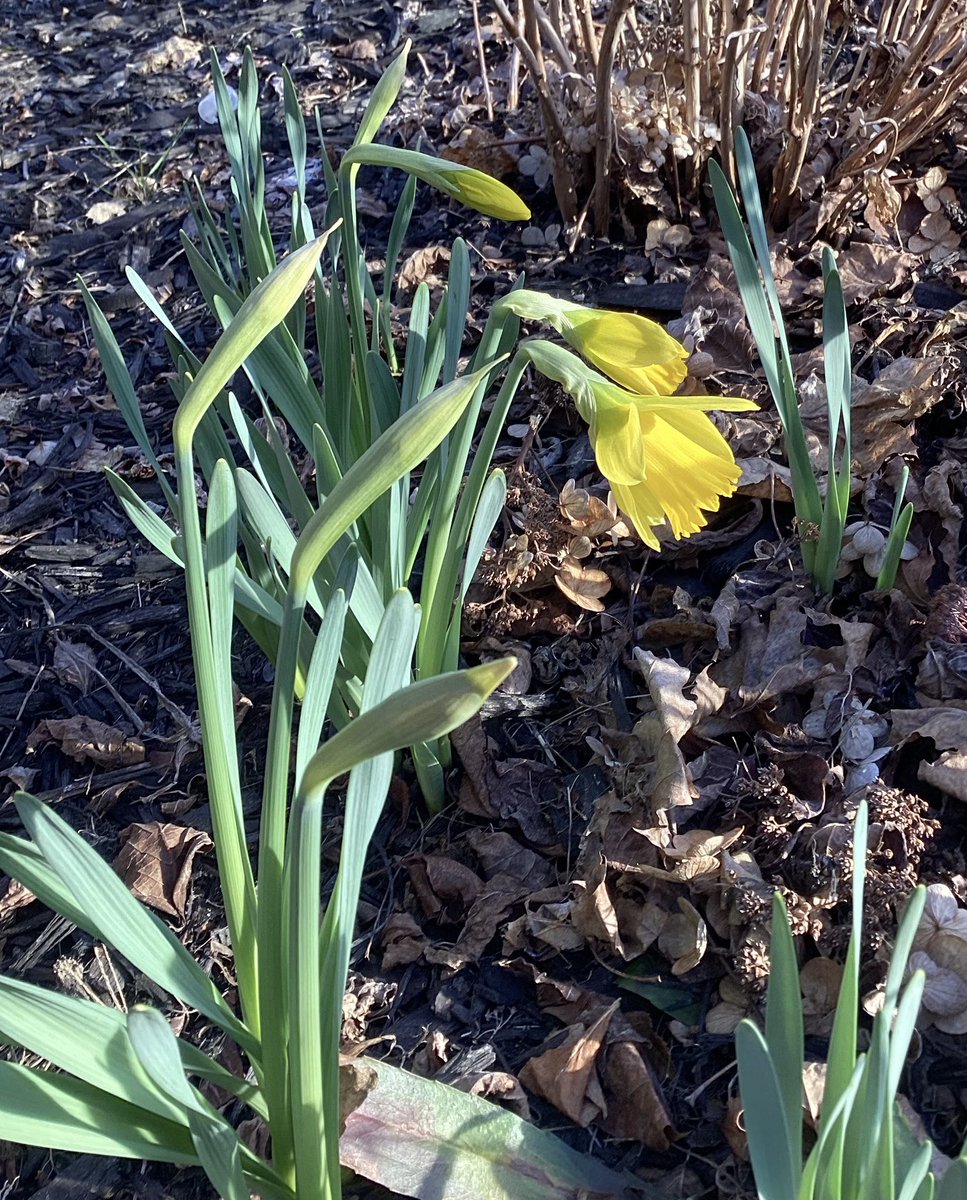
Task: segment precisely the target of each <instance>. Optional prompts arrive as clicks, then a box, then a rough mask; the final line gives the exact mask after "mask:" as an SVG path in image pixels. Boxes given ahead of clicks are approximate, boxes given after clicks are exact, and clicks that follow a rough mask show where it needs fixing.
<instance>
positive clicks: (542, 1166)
mask: <svg viewBox="0 0 967 1200" xmlns="http://www.w3.org/2000/svg"><path fill="white" fill-rule="evenodd" d="M343 1070H344V1072H345V1073H346V1074H347V1076H348V1078H347V1079H346V1080H345V1082H344V1085H343V1086H344V1088H345V1089H346V1090H347V1091H348V1092H349V1094H351V1095H357V1096H358V1095H360V1094H362V1095H363V1097H364V1098H363V1100H362V1103H360V1104H359V1105H358V1106H357V1107H356V1109H355V1110H354V1111H353V1112H351V1113H350V1114H349V1117H348V1119H347V1121H346V1130H345V1133H344V1134H343V1136H342V1138H341V1140H340V1150H341V1156H342V1161H343V1164H344V1165H345V1166H347V1167H350V1168H351V1169H352V1170H354V1171H356V1172H357V1173H359V1174H360V1175H362V1176H364V1177H365V1178H367V1179H371V1180H373V1181H374V1182H377V1183H380V1184H382V1185H383V1186H384V1187H386V1188H388V1189H389V1190H390V1191H393V1192H398V1193H402V1194H403V1195H406V1196H414V1197H417V1198H418V1200H440V1198H441V1197H446V1200H484V1198H486V1200H631V1198H632V1197H634V1196H641V1197H643V1198H644V1200H648V1197H649V1196H651V1197H652V1200H660V1193H659V1192H657V1191H654V1192H652V1191H650V1190H649V1188H648V1186H647V1185H644V1184H642V1182H641V1180H640V1179H634V1178H632V1177H631V1176H627V1175H622V1174H620V1173H619V1172H616V1171H613V1170H611V1169H610V1168H609V1167H605V1166H603V1165H602V1164H601V1163H600V1162H598V1161H596V1160H595V1159H594V1158H592V1157H591V1156H590V1155H585V1154H580V1153H578V1152H577V1151H576V1150H572V1149H571V1148H570V1146H567V1145H566V1144H565V1143H564V1142H563V1141H561V1140H560V1139H559V1138H556V1137H555V1136H554V1135H553V1134H550V1133H547V1132H545V1131H544V1130H542V1129H538V1128H537V1127H536V1126H535V1125H532V1124H531V1123H530V1122H529V1121H524V1120H522V1119H521V1118H520V1117H518V1116H516V1115H515V1114H514V1113H510V1112H506V1111H504V1110H503V1109H501V1108H498V1107H497V1106H496V1105H494V1104H491V1103H490V1102H489V1101H487V1100H482V1099H481V1098H480V1097H478V1096H470V1095H468V1094H467V1093H466V1092H458V1091H455V1089H453V1088H449V1087H447V1086H446V1084H443V1083H438V1082H436V1081H435V1080H430V1079H422V1078H420V1077H419V1076H417V1075H411V1074H410V1073H409V1072H406V1071H402V1070H400V1068H398V1067H394V1066H391V1065H390V1064H389V1063H385V1062H378V1061H375V1060H373V1059H366V1058H364V1059H357V1060H355V1061H353V1062H351V1063H347V1064H346V1066H345V1067H344V1068H343Z"/></svg>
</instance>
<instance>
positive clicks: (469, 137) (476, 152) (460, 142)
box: [440, 125, 517, 179]
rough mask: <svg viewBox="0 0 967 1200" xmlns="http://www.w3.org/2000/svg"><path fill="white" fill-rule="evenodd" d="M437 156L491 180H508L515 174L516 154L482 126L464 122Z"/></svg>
mask: <svg viewBox="0 0 967 1200" xmlns="http://www.w3.org/2000/svg"><path fill="white" fill-rule="evenodd" d="M440 157H441V158H445V159H447V160H448V161H449V162H455V163H462V164H463V166H465V167H473V168H474V169H475V170H477V171H483V172H484V173H485V174H487V175H493V176H494V178H495V179H510V178H511V177H513V176H516V174H517V156H516V154H515V153H514V152H513V151H512V149H511V147H510V146H508V145H506V144H505V143H504V141H502V140H501V139H500V138H499V137H496V136H495V135H494V134H493V133H491V132H490V131H489V130H487V129H485V128H484V127H483V126H482V125H468V126H467V127H466V128H465V129H462V130H461V131H460V132H459V133H458V134H457V136H456V137H455V138H454V139H453V141H451V142H450V144H449V146H444V148H443V150H442V151H441V152H440Z"/></svg>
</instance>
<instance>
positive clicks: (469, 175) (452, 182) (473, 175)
mask: <svg viewBox="0 0 967 1200" xmlns="http://www.w3.org/2000/svg"><path fill="white" fill-rule="evenodd" d="M342 165H343V166H344V167H346V168H347V169H348V168H351V167H360V166H373V167H395V168H396V169H397V170H399V171H406V172H407V173H408V174H410V175H415V176H416V178H417V179H422V180H423V182H424V183H428V184H430V185H431V187H435V188H439V189H440V191H442V192H446V193H447V195H449V196H453V198H454V199H455V200H459V201H460V202H461V203H462V204H466V205H468V206H469V207H470V208H475V209H476V210H477V211H478V212H482V213H484V214H485V215H486V216H488V217H499V218H500V219H501V220H502V221H527V220H529V219H530V215H531V211H530V209H529V208H528V207H527V205H526V204H525V203H524V201H523V200H521V198H520V196H518V195H517V193H516V192H515V191H513V190H512V189H511V188H509V187H508V186H507V185H506V184H505V183H501V182H500V180H499V179H494V177H493V176H492V175H487V174H486V173H485V172H483V171H478V170H476V169H475V168H474V167H465V166H464V165H463V163H455V162H449V161H448V160H447V159H445V158H435V157H434V156H433V155H432V154H422V153H420V152H419V151H417V150H403V149H401V148H400V147H399V146H380V145H376V144H375V143H373V144H369V145H360V146H353V147H351V148H350V149H349V150H347V151H346V154H345V155H344V156H343V160H342Z"/></svg>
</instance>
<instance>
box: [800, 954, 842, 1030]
mask: <svg viewBox="0 0 967 1200" xmlns="http://www.w3.org/2000/svg"><path fill="white" fill-rule="evenodd" d="M842 980H843V968H842V965H841V964H840V963H838V962H835V961H834V960H833V959H831V958H811V959H810V960H809V962H807V963H805V964H804V966H803V968H802V970H801V971H800V972H799V984H800V987H801V988H802V1010H803V1018H804V1022H805V1029H806V1033H807V1035H809V1036H810V1037H827V1036H828V1035H829V1033H830V1032H831V1030H832V1027H833V1017H834V1015H835V1012H836V1001H837V999H838V998H839V987H840V984H841V983H842Z"/></svg>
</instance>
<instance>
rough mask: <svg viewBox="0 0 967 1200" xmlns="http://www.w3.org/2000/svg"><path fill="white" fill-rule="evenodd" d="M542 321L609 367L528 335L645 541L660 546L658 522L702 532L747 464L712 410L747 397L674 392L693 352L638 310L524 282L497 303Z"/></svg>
mask: <svg viewBox="0 0 967 1200" xmlns="http://www.w3.org/2000/svg"><path fill="white" fill-rule="evenodd" d="M498 303H499V304H500V305H503V306H505V307H507V308H509V309H511V310H512V311H513V312H514V313H516V314H517V316H519V317H521V318H523V319H524V320H529V321H543V322H546V323H547V324H548V325H550V326H551V327H552V328H553V329H555V330H556V331H557V332H558V333H559V334H560V335H561V337H562V338H563V339H564V340H565V341H566V342H567V343H568V345H569V346H572V347H573V348H574V349H575V350H578V351H580V353H581V354H582V355H583V356H584V358H586V359H588V361H589V362H590V363H593V364H594V366H595V367H598V368H599V370H600V371H602V372H604V374H600V373H599V371H595V370H593V369H592V367H590V366H588V363H586V362H583V361H582V359H580V358H578V357H577V355H575V354H572V353H571V352H570V351H568V350H565V349H564V348H563V347H562V346H558V345H556V344H555V343H553V342H547V341H531V342H528V343H526V346H525V350H526V352H527V356H528V357H529V359H530V360H531V362H532V363H533V364H534V366H535V367H536V368H537V370H539V371H540V372H541V374H542V375H545V376H546V377H547V378H548V379H553V380H554V381H555V382H557V383H559V384H560V385H561V387H563V388H564V390H565V391H566V392H568V393H569V394H570V395H571V396H572V397H573V399H574V403H575V405H576V407H577V410H578V412H579V413H580V414H581V417H582V418H583V419H584V420H585V421H586V422H587V423H588V426H589V429H590V434H591V445H592V446H593V448H594V455H595V458H596V460H597V463H598V466H599V468H600V469H601V473H602V475H604V476H605V478H606V479H607V480H608V482H609V483H610V485H611V490H612V492H613V493H614V497H615V500H616V501H617V502H618V505H619V506H620V507H621V509H622V511H623V512H624V513H625V514H626V515H627V516H628V517H630V518H631V520H632V521H633V523H634V525H635V528H636V529H637V530H638V533H639V534H640V536H641V538H642V540H643V541H644V542H645V543H646V544H647V545H649V546H651V547H652V548H653V549H655V550H657V549H659V542H658V538H657V536H656V534H655V530H656V529H657V528H658V527H659V526H662V525H664V524H666V523H667V524H668V525H669V526H670V528H671V531H672V533H673V534H674V535H675V537H677V538H684V537H688V536H689V535H690V534H693V533H697V532H698V530H700V529H702V528H703V527H704V526H705V525H706V523H707V521H708V515H707V514H708V513H712V512H715V511H717V509H718V507H719V503H720V501H721V499H722V497H724V496H730V495H731V494H732V493H733V492H734V491H735V488H736V485H737V484H738V482H739V476H740V475H741V471H740V469H739V467H738V466H737V465H736V462H735V457H734V456H733V454H732V451H731V449H730V448H729V444H728V442H726V440H725V438H724V437H723V436H722V435H721V433H719V431H718V429H716V427H715V425H714V424H713V423H712V420H711V418H710V417H709V416H708V413H709V410H712V409H719V410H722V411H727V412H746V411H748V410H750V409H754V408H755V407H756V405H755V404H753V403H752V401H751V400H736V399H726V398H723V397H720V396H676V395H675V394H674V393H675V392H676V391H677V390H678V388H679V387H680V386H681V384H682V383H683V382H684V379H685V376H686V374H687V367H686V359H687V358H688V352H687V351H686V349H685V348H684V346H682V345H681V343H679V342H677V341H676V340H675V339H674V338H673V337H671V335H670V334H668V333H666V332H665V330H664V329H662V327H661V326H660V325H657V324H656V323H655V322H654V321H650V320H648V319H647V318H646V317H642V316H638V315H637V314H635V313H626V312H612V311H609V310H607V309H594V308H588V307H586V306H584V305H582V304H575V303H573V302H571V301H567V300H558V299H555V298H554V297H552V296H546V295H544V294H543V293H542V292H532V291H527V290H520V291H515V292H512V293H511V294H510V295H508V296H505V297H503V298H502V299H501V300H500V301H499V302H498Z"/></svg>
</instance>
